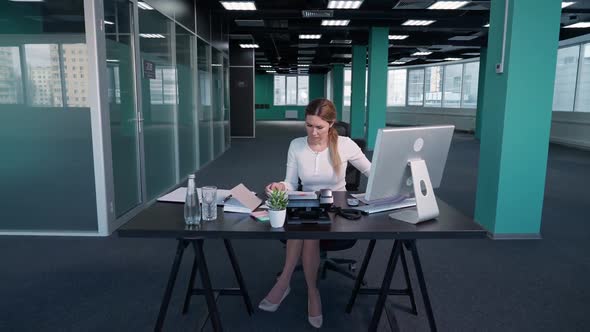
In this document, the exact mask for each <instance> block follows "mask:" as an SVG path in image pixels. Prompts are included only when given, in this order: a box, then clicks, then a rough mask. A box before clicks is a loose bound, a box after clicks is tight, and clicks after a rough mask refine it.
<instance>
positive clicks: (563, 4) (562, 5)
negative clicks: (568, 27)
mask: <svg viewBox="0 0 590 332" xmlns="http://www.w3.org/2000/svg"><path fill="white" fill-rule="evenodd" d="M574 3H576V2H575V1H564V2H562V3H561V8H565V7H569V6H571V5H573V4H574Z"/></svg>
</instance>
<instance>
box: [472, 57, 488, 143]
mask: <svg viewBox="0 0 590 332" xmlns="http://www.w3.org/2000/svg"><path fill="white" fill-rule="evenodd" d="M487 58H488V48H487V47H482V48H481V49H480V53H479V78H478V82H477V108H476V113H475V138H476V139H477V140H481V120H482V112H481V109H482V107H483V98H484V92H485V91H486V90H485V80H486V64H487Z"/></svg>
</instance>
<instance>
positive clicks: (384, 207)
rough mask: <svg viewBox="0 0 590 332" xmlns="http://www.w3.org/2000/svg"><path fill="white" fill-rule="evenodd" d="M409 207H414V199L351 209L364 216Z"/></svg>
mask: <svg viewBox="0 0 590 332" xmlns="http://www.w3.org/2000/svg"><path fill="white" fill-rule="evenodd" d="M411 206H416V199H415V198H408V199H404V200H403V201H401V202H395V203H385V204H370V205H363V206H358V207H353V208H352V209H355V210H359V211H361V212H362V213H364V214H372V213H377V212H383V211H390V210H397V209H403V208H407V207H411Z"/></svg>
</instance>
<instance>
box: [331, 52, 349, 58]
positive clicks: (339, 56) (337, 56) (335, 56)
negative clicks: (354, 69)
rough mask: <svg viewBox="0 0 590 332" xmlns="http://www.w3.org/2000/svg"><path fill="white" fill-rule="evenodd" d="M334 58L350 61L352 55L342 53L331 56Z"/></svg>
mask: <svg viewBox="0 0 590 332" xmlns="http://www.w3.org/2000/svg"><path fill="white" fill-rule="evenodd" d="M332 56H333V57H334V58H343V59H350V58H352V54H346V53H342V54H334V55H332Z"/></svg>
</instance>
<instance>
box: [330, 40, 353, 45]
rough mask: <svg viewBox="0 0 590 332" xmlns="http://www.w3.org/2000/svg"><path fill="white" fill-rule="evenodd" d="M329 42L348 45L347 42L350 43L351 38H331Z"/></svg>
mask: <svg viewBox="0 0 590 332" xmlns="http://www.w3.org/2000/svg"><path fill="white" fill-rule="evenodd" d="M330 44H344V45H348V44H352V40H351V39H332V40H331V41H330Z"/></svg>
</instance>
